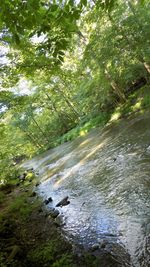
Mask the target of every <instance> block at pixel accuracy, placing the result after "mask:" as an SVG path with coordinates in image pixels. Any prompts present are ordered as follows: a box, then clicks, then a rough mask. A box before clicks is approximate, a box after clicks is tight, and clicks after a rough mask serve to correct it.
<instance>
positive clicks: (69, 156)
mask: <svg viewBox="0 0 150 267" xmlns="http://www.w3.org/2000/svg"><path fill="white" fill-rule="evenodd" d="M25 166H26V167H31V166H32V167H34V168H35V169H37V170H39V172H40V179H41V181H42V183H41V184H40V186H39V187H38V193H39V194H40V195H41V196H42V197H43V198H44V199H46V198H48V197H50V196H51V197H52V198H53V200H54V201H53V203H52V204H49V207H51V206H55V205H56V204H57V203H58V202H59V201H60V200H61V199H62V198H63V197H65V196H69V200H70V204H69V205H68V206H64V207H62V208H59V210H60V212H61V214H62V215H63V222H64V223H65V225H64V226H63V231H64V232H65V234H66V235H67V236H68V238H69V239H71V240H72V241H73V242H74V243H78V244H82V245H84V246H91V245H93V244H95V243H97V242H101V241H102V240H107V241H108V242H114V243H119V244H122V245H123V246H125V248H126V250H127V251H128V252H129V253H130V255H131V257H132V263H133V265H134V266H137V267H138V266H142V267H148V264H149V263H148V261H149V259H148V258H149V252H150V246H149V245H150V244H149V241H150V239H149V233H150V232H149V230H150V220H149V219H150V216H149V215H150V214H149V211H150V209H149V187H150V113H149V112H147V113H146V114H144V115H138V116H137V115H136V116H132V117H131V118H129V119H124V120H121V121H119V122H118V123H116V124H114V125H111V126H107V127H105V128H104V129H103V130H101V129H96V130H93V131H92V132H90V133H89V134H88V135H87V136H86V137H82V138H78V139H76V140H75V141H73V142H69V143H65V144H63V145H61V146H59V147H57V148H55V149H52V150H50V151H47V152H46V153H44V154H43V155H40V156H38V157H36V158H34V159H33V160H31V161H29V162H27V163H26V164H25Z"/></svg>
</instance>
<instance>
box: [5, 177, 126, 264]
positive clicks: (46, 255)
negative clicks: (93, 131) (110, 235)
mask: <svg viewBox="0 0 150 267" xmlns="http://www.w3.org/2000/svg"><path fill="white" fill-rule="evenodd" d="M33 181H34V179H33V180H32V182H30V183H27V184H28V185H26V184H25V183H26V181H24V182H23V183H21V185H19V186H18V184H17V185H16V186H13V188H12V186H11V187H10V186H6V187H4V188H1V196H2V194H3V201H1V208H0V210H1V216H0V221H1V226H0V238H1V243H0V251H1V252H0V266H1V267H7V266H11V267H35V266H36V267H43V266H44V267H50V266H51V267H62V266H63V267H78V266H80V267H99V266H102V267H106V266H107V267H112V266H113V267H121V266H130V264H129V256H128V254H127V253H126V252H125V250H124V249H123V248H120V246H119V245H118V246H117V245H116V246H114V247H113V250H114V253H112V251H111V253H110V251H107V250H106V249H105V247H106V246H105V244H102V245H101V248H100V247H98V246H97V245H96V244H95V246H93V247H91V248H88V249H85V248H83V247H82V246H73V245H72V244H71V243H70V241H69V240H68V239H66V238H65V236H64V235H62V231H61V227H59V225H58V224H56V221H55V220H54V218H53V216H51V213H50V212H49V211H48V209H46V205H45V204H44V203H43V201H42V199H41V198H39V197H37V195H36V193H35V192H34V191H33V183H34V184H35V182H33ZM1 200H2V197H1ZM118 249H119V250H120V252H119V254H118ZM116 252H117V253H116Z"/></svg>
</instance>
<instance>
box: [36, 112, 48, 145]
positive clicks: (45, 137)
mask: <svg viewBox="0 0 150 267" xmlns="http://www.w3.org/2000/svg"><path fill="white" fill-rule="evenodd" d="M32 120H33V122H34V123H35V124H36V126H37V127H38V129H39V130H40V132H41V134H42V135H43V137H44V139H45V140H46V143H49V140H48V139H47V136H46V135H45V133H44V132H43V130H42V129H41V127H40V126H39V124H38V123H37V121H36V120H35V119H34V117H33V116H32Z"/></svg>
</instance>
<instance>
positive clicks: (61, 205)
mask: <svg viewBox="0 0 150 267" xmlns="http://www.w3.org/2000/svg"><path fill="white" fill-rule="evenodd" d="M68 198H69V197H68V196H67V197H64V198H63V199H62V200H61V201H60V202H58V203H57V205H56V207H63V206H67V205H68V204H70V201H69V200H68Z"/></svg>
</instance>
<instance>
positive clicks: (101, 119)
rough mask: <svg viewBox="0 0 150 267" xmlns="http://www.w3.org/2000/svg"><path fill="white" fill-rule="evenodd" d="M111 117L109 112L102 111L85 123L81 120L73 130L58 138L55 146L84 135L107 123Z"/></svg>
mask: <svg viewBox="0 0 150 267" xmlns="http://www.w3.org/2000/svg"><path fill="white" fill-rule="evenodd" d="M109 117H110V114H109V113H108V114H107V113H100V115H99V116H96V117H94V118H92V117H91V118H89V119H88V121H87V122H85V123H82V121H81V122H80V124H79V125H78V126H77V127H75V128H73V129H72V130H70V131H69V132H67V133H66V134H64V135H63V136H62V137H60V138H59V139H57V140H56V142H55V146H56V145H59V144H63V143H65V142H68V141H71V140H74V139H75V138H77V137H79V136H84V135H86V134H87V133H88V132H89V131H90V130H92V129H94V128H96V127H98V126H102V125H105V123H106V122H107V121H108V120H109Z"/></svg>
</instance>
